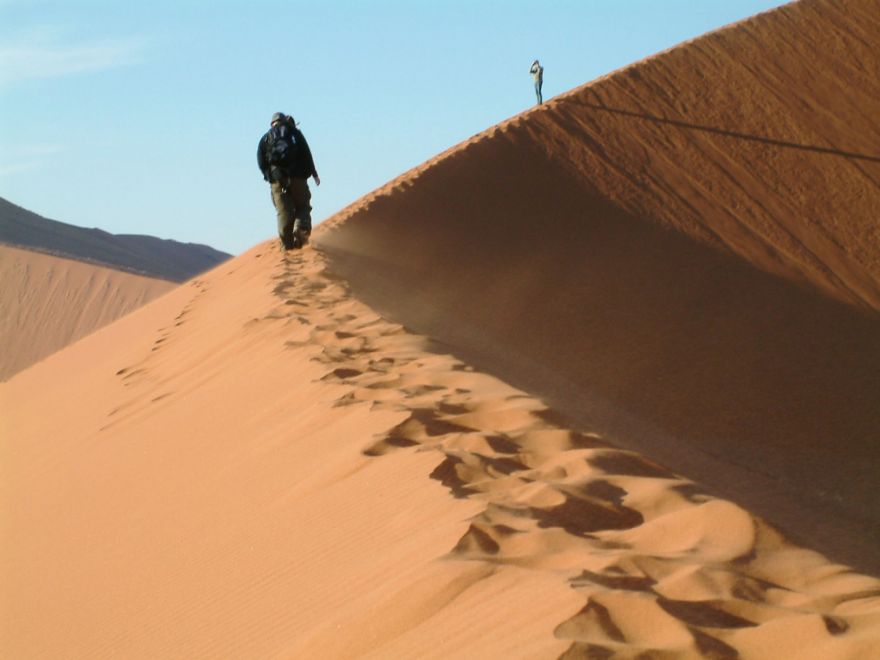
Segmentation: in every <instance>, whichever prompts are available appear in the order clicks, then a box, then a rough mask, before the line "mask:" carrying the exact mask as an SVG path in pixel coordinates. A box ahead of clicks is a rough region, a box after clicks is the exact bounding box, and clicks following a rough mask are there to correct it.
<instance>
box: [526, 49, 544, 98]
mask: <svg viewBox="0 0 880 660" xmlns="http://www.w3.org/2000/svg"><path fill="white" fill-rule="evenodd" d="M529 73H531V74H532V78H533V79H534V80H535V96H536V97H537V99H538V105H541V104H542V103H543V102H544V97H543V96H542V95H541V87H542V86H543V84H544V67H542V66H541V63H540V62H539V61H538V60H535V61H534V62H532V68H531V69H529Z"/></svg>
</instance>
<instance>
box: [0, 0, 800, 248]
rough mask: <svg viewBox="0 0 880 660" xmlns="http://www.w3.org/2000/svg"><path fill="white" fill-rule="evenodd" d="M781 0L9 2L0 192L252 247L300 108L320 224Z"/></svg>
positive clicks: (111, 224)
mask: <svg viewBox="0 0 880 660" xmlns="http://www.w3.org/2000/svg"><path fill="white" fill-rule="evenodd" d="M781 4H784V3H783V2H779V1H773V0H541V1H540V2H538V1H536V0H533V1H532V2H523V1H521V0H471V1H464V0H435V1H433V2H423V1H421V0H410V1H408V2H405V1H403V0H376V1H367V0H360V1H358V0H348V1H345V0H326V1H321V0H311V1H310V2H300V1H299V0H287V1H281V0H277V1H268V0H249V1H248V0H214V1H213V2H210V1H208V0H205V1H200V0H174V1H166V0H151V1H150V2H137V3H127V2H126V3H123V2H117V1H115V0H114V1H110V0H55V1H53V0H0V197H4V198H6V199H8V200H10V201H11V202H13V203H15V204H18V205H20V206H23V207H25V208H27V209H29V210H32V211H35V212H37V213H39V214H41V215H44V216H46V217H49V218H52V219H55V220H61V221H62V222H67V223H70V224H75V225H80V226H84V227H100V228H101V229H105V230H107V231H110V232H114V233H137V234H151V235H155V236H160V237H162V238H173V239H176V240H180V241H188V242H195V243H206V244H208V245H212V246H214V247H216V248H218V249H222V250H226V251H228V252H232V253H239V252H241V251H243V250H245V249H247V248H249V247H250V246H252V245H253V244H255V243H257V242H259V241H261V240H265V239H267V238H270V237H272V236H273V235H274V231H275V220H274V210H273V208H272V203H271V200H270V198H269V191H268V186H267V184H265V183H264V182H263V180H262V177H261V175H260V173H259V171H258V170H257V167H256V157H255V153H256V145H257V142H258V140H259V138H260V136H261V135H262V133H263V132H264V131H265V130H267V128H268V122H269V118H270V117H271V115H272V113H273V112H275V111H282V112H287V113H289V114H293V115H294V117H295V118H296V119H297V121H298V122H300V128H301V129H302V130H303V132H304V133H305V135H306V137H307V138H308V140H309V144H310V145H311V147H312V151H313V153H314V155H315V160H316V163H317V167H318V172H319V173H320V175H321V179H322V185H321V186H320V187H319V188H316V187H315V186H314V184H313V183H312V191H313V200H312V203H313V206H314V211H313V217H314V220H315V221H318V222H319V221H321V220H323V219H325V218H327V217H329V216H330V215H332V214H333V213H335V212H336V211H338V210H340V209H342V208H343V207H345V206H346V205H348V204H349V203H351V202H353V201H355V200H356V199H357V198H359V197H361V196H362V195H364V194H366V193H368V192H370V191H371V190H373V189H374V188H376V187H378V186H380V185H382V184H383V183H385V182H386V181H388V180H389V179H391V178H393V177H395V176H397V175H398V174H400V173H402V172H404V171H406V170H407V169H409V168H411V167H414V166H416V165H418V164H419V163H421V162H423V161H425V160H426V159H428V158H430V157H432V156H433V155H435V154H437V153H438V152H440V151H443V150H444V149H446V148H448V147H450V146H452V145H454V144H457V143H458V142H461V141H462V140H465V139H467V138H469V137H471V136H472V135H474V134H476V133H479V132H481V131H482V130H484V129H486V128H488V127H490V126H492V125H494V124H496V123H498V122H500V121H502V120H504V119H506V118H507V117H510V116H512V115H514V114H517V113H518V112H520V111H522V110H524V109H526V108H528V107H529V106H530V105H531V104H533V103H534V93H533V89H532V84H531V79H530V77H529V75H528V68H529V65H530V64H531V62H532V60H534V59H535V58H539V59H540V60H541V62H542V63H543V64H544V66H545V81H544V98H545V100H546V99H548V98H551V97H553V96H555V95H556V94H559V93H562V92H565V91H567V90H569V89H571V88H573V87H577V86H579V85H581V84H583V83H586V82H588V81H590V80H592V79H594V78H597V77H599V76H601V75H604V74H606V73H609V72H611V71H613V70H615V69H618V68H620V67H622V66H625V65H627V64H629V63H631V62H634V61H636V60H639V59H641V58H643V57H646V56H648V55H651V54H653V53H656V52H658V51H661V50H664V49H666V48H669V47H670V46H674V45H675V44H677V43H679V42H681V41H684V40H686V39H690V38H693V37H696V36H699V35H700V34H703V33H705V32H708V31H710V30H713V29H715V28H717V27H720V26H722V25H726V24H728V23H730V22H733V21H736V20H739V19H742V18H746V17H748V16H751V15H753V14H755V13H758V12H760V11H764V10H766V9H770V8H772V7H776V6H779V5H781Z"/></svg>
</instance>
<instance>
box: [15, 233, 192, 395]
mask: <svg viewBox="0 0 880 660" xmlns="http://www.w3.org/2000/svg"><path fill="white" fill-rule="evenodd" d="M0 280H2V281H3V289H2V292H0V344H2V346H3V352H2V353H0V380H6V379H7V378H9V377H10V376H12V374H14V373H16V372H18V371H20V370H21V369H24V368H25V367H28V366H30V365H31V364H33V363H34V362H37V361H39V360H41V359H43V358H44V357H46V356H47V355H49V354H51V353H54V352H55V351H57V350H58V349H60V348H63V347H64V346H67V345H68V344H70V343H72V342H74V341H76V340H77V339H79V338H80V337H84V336H85V335H87V334H89V333H90V332H92V331H93V330H95V329H97V328H100V327H101V326H104V325H106V324H107V323H110V322H111V321H114V320H116V319H117V318H119V317H120V316H124V315H125V314H127V313H129V312H130V311H132V310H133V309H136V308H138V307H140V306H141V305H143V304H144V303H146V302H148V301H150V300H152V299H153V298H156V297H157V296H159V295H161V294H162V293H165V292H166V291H169V290H170V289H172V288H173V287H174V286H176V285H175V284H174V283H173V282H168V281H167V280H159V279H155V278H151V277H141V276H139V275H132V274H130V273H123V272H121V271H118V270H112V269H109V268H103V267H101V266H95V265H92V264H86V263H83V262H79V261H71V260H69V259H62V258H59V257H53V256H49V255H46V254H40V253H37V252H31V251H28V250H19V249H16V248H13V247H9V246H7V245H0Z"/></svg>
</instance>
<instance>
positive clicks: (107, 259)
mask: <svg viewBox="0 0 880 660" xmlns="http://www.w3.org/2000/svg"><path fill="white" fill-rule="evenodd" d="M0 243H6V244H7V245H12V246H14V247H20V248H24V249H28V250H36V251H38V252H46V253H48V254H53V255H55V256H61V257H68V258H70V259H76V260H78V261H88V262H91V263H95V264H99V265H103V266H108V267H110V268H115V269H117V270H125V271H129V272H133V273H137V274H139V275H145V276H147V277H159V278H162V279H165V280H171V281H172V282H183V281H184V280H188V279H190V278H191V277H195V276H196V275H198V274H199V273H202V272H204V271H206V270H208V269H210V268H213V267H214V266H216V265H217V264H219V263H221V262H223V261H225V260H226V259H228V258H229V255H228V254H227V253H225V252H220V251H219V250H215V249H214V248H212V247H208V246H207V245H197V244H194V243H180V242H178V241H172V240H165V239H161V238H156V237H154V236H141V235H134V234H131V235H129V234H110V233H108V232H106V231H103V230H101V229H85V228H83V227H76V226H74V225H68V224H65V223H63V222H58V221H57V220H48V219H46V218H44V217H42V216H40V215H37V214H36V213H32V212H31V211H28V210H26V209H23V208H21V207H20V206H16V205H15V204H12V203H11V202H8V201H7V200H5V199H2V198H0Z"/></svg>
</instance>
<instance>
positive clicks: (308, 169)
mask: <svg viewBox="0 0 880 660" xmlns="http://www.w3.org/2000/svg"><path fill="white" fill-rule="evenodd" d="M257 164H258V165H259V166H260V171H261V172H262V173H263V178H264V179H265V180H266V181H268V182H269V183H270V184H271V186H272V203H273V204H274V205H275V211H276V212H277V213H278V236H279V237H280V238H281V243H282V245H283V246H284V249H285V250H290V249H291V248H301V247H302V246H303V245H305V244H306V243H308V240H309V235H310V234H311V233H312V213H311V211H312V206H311V199H312V193H311V191H309V184H308V179H309V177H313V178H314V179H315V185H317V186H320V185H321V178H320V177H319V176H318V172H317V170H315V161H314V159H313V158H312V152H311V150H310V149H309V144H308V142H306V138H305V136H304V135H303V134H302V131H300V130H299V129H298V128H297V127H296V122H294V120H293V117H291V116H289V115H285V114H284V113H283V112H276V113H275V114H274V115H272V121H271V128H269V130H268V131H267V132H266V134H265V135H263V137H262V138H260V143H259V145H258V146H257Z"/></svg>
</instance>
